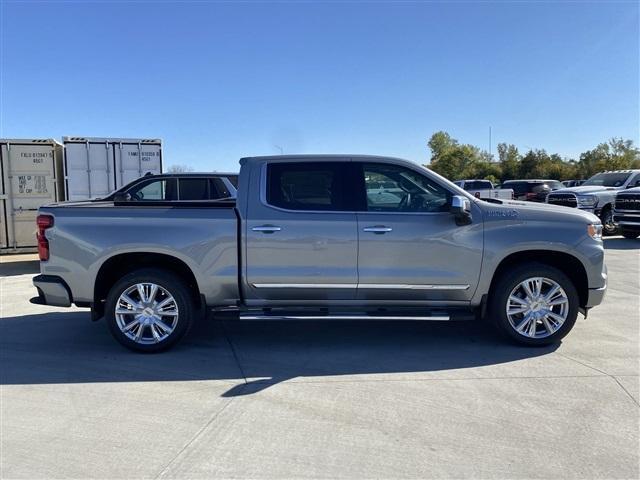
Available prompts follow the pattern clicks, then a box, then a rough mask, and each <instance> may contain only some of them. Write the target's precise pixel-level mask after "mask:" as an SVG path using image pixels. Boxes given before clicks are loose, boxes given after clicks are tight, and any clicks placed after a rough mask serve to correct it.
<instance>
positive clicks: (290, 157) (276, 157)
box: [240, 153, 414, 165]
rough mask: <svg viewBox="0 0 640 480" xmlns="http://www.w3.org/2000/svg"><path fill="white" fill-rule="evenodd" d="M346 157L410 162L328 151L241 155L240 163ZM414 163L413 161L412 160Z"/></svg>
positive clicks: (401, 159)
mask: <svg viewBox="0 0 640 480" xmlns="http://www.w3.org/2000/svg"><path fill="white" fill-rule="evenodd" d="M347 158H355V159H358V160H395V161H399V162H411V160H406V159H404V158H398V157H385V156H382V155H362V154H356V155H354V154H349V153H341V154H336V153H330V154H307V153H305V154H299V155H295V154H291V155H259V156H255V157H243V158H241V159H240V165H244V164H245V163H247V162H262V161H265V160H270V161H273V160H282V161H287V160H295V161H296V162H305V161H309V162H311V161H318V160H340V159H341V160H344V159H347ZM412 163H414V162H412Z"/></svg>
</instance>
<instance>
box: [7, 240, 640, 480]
mask: <svg viewBox="0 0 640 480" xmlns="http://www.w3.org/2000/svg"><path fill="white" fill-rule="evenodd" d="M605 245H606V247H607V264H608V266H609V273H610V288H609V291H608V294H607V298H606V300H605V303H604V305H602V306H600V307H599V308H596V309H594V310H593V311H592V312H591V313H590V315H589V318H588V319H587V320H584V319H583V318H582V317H579V320H578V323H577V324H576V327H575V328H574V330H573V331H572V332H571V333H570V334H569V336H568V337H567V338H566V339H565V341H564V342H563V343H562V344H561V345H558V346H554V347H548V348H543V349H529V348H523V347H517V346H513V345H510V344H507V343H504V342H503V341H502V340H501V339H499V338H497V337H495V336H494V334H493V333H492V332H490V331H487V330H486V327H485V326H484V325H477V324H473V323H455V324H448V323H411V322H399V323H393V322H377V323H363V322H338V323H329V322H313V323H306V322H302V323H295V322H294V323H291V322H289V323H287V322H273V323H261V322H255V323H253V322H252V323H242V324H239V323H232V322H224V323H214V322H207V323H204V322H202V323H200V324H199V325H197V326H196V327H195V328H194V331H193V332H192V334H191V335H190V337H189V338H188V339H186V340H185V341H183V342H182V343H181V344H180V345H179V346H178V347H177V348H175V349H174V350H171V351H169V352H166V353H163V354H158V355H140V354H135V353H131V352H129V351H127V350H125V349H123V348H122V347H120V346H119V345H118V344H117V343H116V342H115V341H114V340H113V339H112V338H111V337H110V335H109V334H108V332H107V329H106V326H105V325H104V324H103V323H102V322H98V323H92V322H90V321H89V314H88V312H87V311H86V310H82V309H63V308H52V307H44V306H37V305H31V304H29V303H28V298H29V297H30V296H32V295H34V294H35V291H34V289H33V288H32V287H31V277H32V276H33V268H34V266H35V265H36V264H35V263H33V262H32V263H31V264H27V263H26V262H12V263H11V264H9V263H7V262H6V261H5V260H4V259H2V258H0V262H2V264H1V265H0V276H2V278H1V279H0V288H1V305H2V306H1V311H0V314H1V317H2V319H1V321H0V384H1V392H0V400H1V406H0V413H1V419H0V428H1V430H0V447H1V450H0V477H2V478H27V477H28V478H34V477H56V478H60V477H75V478H78V477H82V478H87V477H93V478H124V477H127V478H178V477H181V478H204V477H207V478H284V477H286V478H293V477H296V478H297V477H313V478H433V477H440V478H442V477H446V478H451V477H455V478H470V477H473V478H477V477H482V478H637V477H638V475H639V466H638V461H639V454H638V448H639V433H638V432H639V423H638V422H639V418H640V417H639V414H640V408H639V406H638V405H639V401H640V400H639V383H638V378H639V377H638V374H639V370H640V369H639V359H640V355H639V344H640V338H639V334H640V330H639V324H640V241H633V240H626V239H622V238H611V239H606V240H605Z"/></svg>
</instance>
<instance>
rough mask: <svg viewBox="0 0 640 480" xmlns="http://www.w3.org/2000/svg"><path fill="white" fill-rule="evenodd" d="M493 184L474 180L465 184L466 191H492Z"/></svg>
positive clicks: (487, 181)
mask: <svg viewBox="0 0 640 480" xmlns="http://www.w3.org/2000/svg"><path fill="white" fill-rule="evenodd" d="M492 188H493V184H492V183H491V182H490V181H489V180H472V181H470V182H464V189H465V190H487V189H488V190H491V189H492Z"/></svg>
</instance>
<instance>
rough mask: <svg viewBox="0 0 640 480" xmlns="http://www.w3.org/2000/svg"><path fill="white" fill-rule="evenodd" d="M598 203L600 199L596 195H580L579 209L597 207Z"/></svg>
mask: <svg viewBox="0 0 640 480" xmlns="http://www.w3.org/2000/svg"><path fill="white" fill-rule="evenodd" d="M597 203H598V197H596V196H595V195H578V206H579V207H595V206H596V204H597Z"/></svg>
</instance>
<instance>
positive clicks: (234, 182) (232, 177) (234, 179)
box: [227, 175, 238, 190]
mask: <svg viewBox="0 0 640 480" xmlns="http://www.w3.org/2000/svg"><path fill="white" fill-rule="evenodd" d="M227 178H228V179H229V181H230V182H231V185H233V186H234V187H236V190H237V189H238V175H227Z"/></svg>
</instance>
